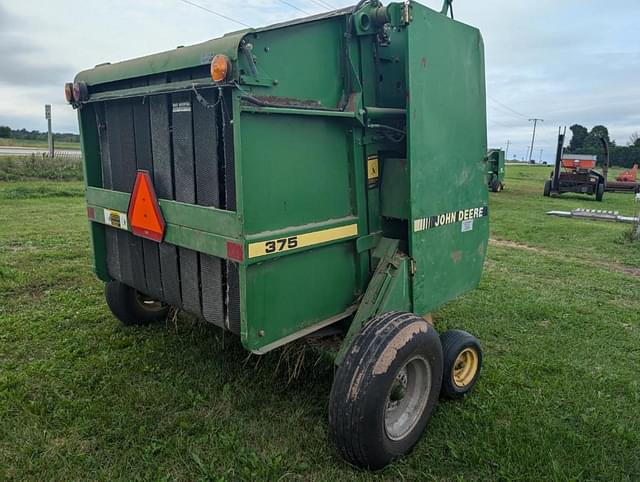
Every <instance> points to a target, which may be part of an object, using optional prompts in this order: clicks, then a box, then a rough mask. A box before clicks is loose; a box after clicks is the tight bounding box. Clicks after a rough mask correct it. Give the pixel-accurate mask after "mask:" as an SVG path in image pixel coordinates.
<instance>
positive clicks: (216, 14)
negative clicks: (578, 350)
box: [180, 0, 253, 28]
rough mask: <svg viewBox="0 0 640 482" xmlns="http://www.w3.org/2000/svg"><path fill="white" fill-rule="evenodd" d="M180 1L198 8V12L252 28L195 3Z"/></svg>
mask: <svg viewBox="0 0 640 482" xmlns="http://www.w3.org/2000/svg"><path fill="white" fill-rule="evenodd" d="M180 1H181V2H182V3H186V4H187V5H191V6H192V7H196V8H199V9H200V10H204V11H205V12H209V13H211V14H213V15H215V16H217V17H220V18H224V19H225V20H229V21H231V22H233V23H237V24H238V25H242V26H243V27H247V28H253V27H252V26H251V25H247V24H246V23H244V22H241V21H239V20H236V19H234V18H231V17H227V16H226V15H224V14H222V13H218V12H215V11H213V10H211V9H210V8H207V7H203V6H202V5H198V4H197V3H193V2H191V1H190V0H180Z"/></svg>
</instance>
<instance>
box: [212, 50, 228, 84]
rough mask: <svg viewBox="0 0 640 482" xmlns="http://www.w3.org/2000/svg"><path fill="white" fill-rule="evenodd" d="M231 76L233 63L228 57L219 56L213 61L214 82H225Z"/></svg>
mask: <svg viewBox="0 0 640 482" xmlns="http://www.w3.org/2000/svg"><path fill="white" fill-rule="evenodd" d="M230 74H231V61H230V60H229V57H227V56H226V55H222V54H218V55H216V56H215V57H214V58H213V60H212V61H211V78H212V79H213V81H214V82H224V81H225V80H227V79H228V78H229V75H230Z"/></svg>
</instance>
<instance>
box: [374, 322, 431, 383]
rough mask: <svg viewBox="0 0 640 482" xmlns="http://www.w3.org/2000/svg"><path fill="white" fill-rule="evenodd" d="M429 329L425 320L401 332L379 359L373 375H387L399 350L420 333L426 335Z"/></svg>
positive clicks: (406, 327) (414, 323)
mask: <svg viewBox="0 0 640 482" xmlns="http://www.w3.org/2000/svg"><path fill="white" fill-rule="evenodd" d="M428 329H429V325H428V324H427V323H426V322H425V321H424V320H421V321H415V322H413V323H411V324H410V325H408V326H405V327H404V328H403V329H402V330H400V333H398V334H397V335H396V336H395V337H393V340H391V342H390V343H389V344H388V345H387V347H386V348H385V350H384V351H383V352H382V355H380V358H378V361H377V362H376V364H375V365H374V366H373V374H374V375H380V374H382V373H386V372H387V370H389V367H390V366H391V364H392V363H393V361H394V360H395V359H396V355H397V354H398V350H400V349H401V348H402V347H403V346H405V345H406V344H407V343H409V342H410V341H411V340H412V339H413V337H414V336H416V335H417V334H418V333H426V332H427V330H428Z"/></svg>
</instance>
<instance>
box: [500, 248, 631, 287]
mask: <svg viewBox="0 0 640 482" xmlns="http://www.w3.org/2000/svg"><path fill="white" fill-rule="evenodd" d="M489 244H491V245H492V246H500V247H503V248H513V249H521V250H523V251H529V252H532V253H537V254H542V255H544V256H554V254H553V253H551V252H549V251H547V250H545V249H542V248H537V247H535V246H529V245H526V244H521V243H516V242H514V241H506V240H504V239H490V240H489ZM562 259H563V260H565V261H571V260H572V259H573V260H574V261H577V262H581V263H589V264H591V265H594V266H597V267H598V268H601V269H604V270H607V271H616V272H618V273H624V274H628V275H631V276H635V277H638V278H640V268H634V267H632V266H625V265H623V264H616V263H603V262H602V261H593V260H590V259H581V258H568V257H566V256H562Z"/></svg>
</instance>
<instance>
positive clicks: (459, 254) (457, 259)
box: [451, 251, 462, 263]
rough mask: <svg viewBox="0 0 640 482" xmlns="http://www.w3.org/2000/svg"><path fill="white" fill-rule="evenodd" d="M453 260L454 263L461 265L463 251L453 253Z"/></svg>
mask: <svg viewBox="0 0 640 482" xmlns="http://www.w3.org/2000/svg"><path fill="white" fill-rule="evenodd" d="M451 259H452V260H453V262H454V263H459V262H460V261H462V251H454V252H453V253H451Z"/></svg>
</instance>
